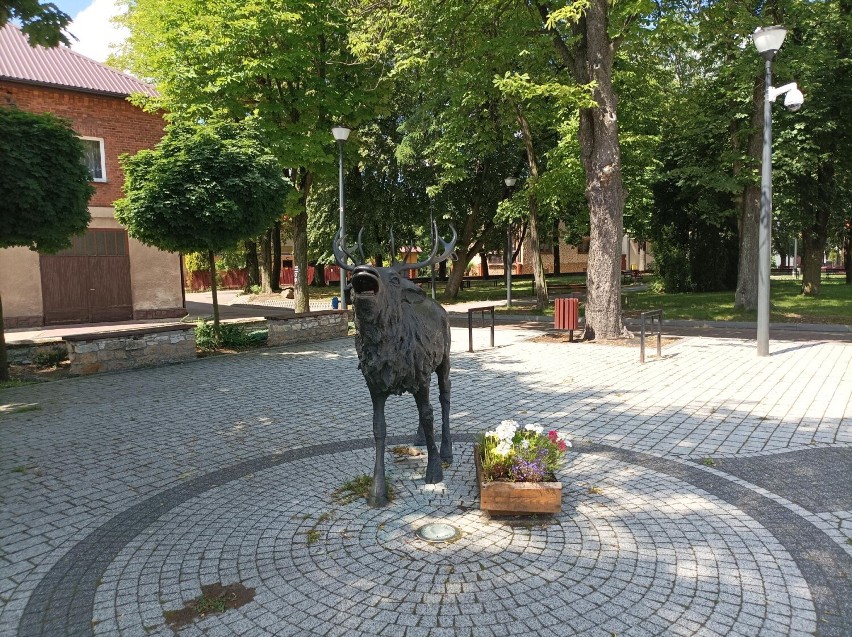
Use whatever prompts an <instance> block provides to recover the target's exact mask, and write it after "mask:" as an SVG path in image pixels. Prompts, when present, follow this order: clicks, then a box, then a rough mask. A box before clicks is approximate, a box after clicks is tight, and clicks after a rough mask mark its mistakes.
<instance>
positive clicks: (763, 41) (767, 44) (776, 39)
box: [751, 25, 787, 60]
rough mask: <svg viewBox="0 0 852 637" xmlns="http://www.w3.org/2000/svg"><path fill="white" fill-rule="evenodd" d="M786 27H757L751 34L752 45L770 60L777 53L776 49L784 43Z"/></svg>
mask: <svg viewBox="0 0 852 637" xmlns="http://www.w3.org/2000/svg"><path fill="white" fill-rule="evenodd" d="M786 35H787V29H785V28H784V27H782V26H777V25H776V26H772V27H759V28H758V29H756V30H755V32H754V33H753V34H752V36H751V38H752V40H754V46H755V47H756V48H757V52H758V53H760V54H761V55H762V56H763V57H764V59H767V60H771V59H772V58H773V57H775V54H776V53H778V49H780V48H781V45H782V44H784V37H785V36H786Z"/></svg>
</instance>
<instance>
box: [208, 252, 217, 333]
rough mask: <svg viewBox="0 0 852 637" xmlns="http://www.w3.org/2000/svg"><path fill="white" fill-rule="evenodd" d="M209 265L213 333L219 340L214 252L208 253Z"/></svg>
mask: <svg viewBox="0 0 852 637" xmlns="http://www.w3.org/2000/svg"><path fill="white" fill-rule="evenodd" d="M207 259H208V264H209V266H210V296H211V297H212V298H213V333H214V334H215V335H216V340H217V341H218V340H219V335H220V331H219V297H218V295H217V290H216V255H215V254H213V250H208V251H207Z"/></svg>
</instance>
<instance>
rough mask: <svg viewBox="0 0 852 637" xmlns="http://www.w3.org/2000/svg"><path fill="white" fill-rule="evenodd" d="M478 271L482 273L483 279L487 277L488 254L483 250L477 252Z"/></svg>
mask: <svg viewBox="0 0 852 637" xmlns="http://www.w3.org/2000/svg"><path fill="white" fill-rule="evenodd" d="M479 273H480V274H481V275H482V278H483V279H487V278H489V275H488V255H486V254H485V250H482V251H480V253H479Z"/></svg>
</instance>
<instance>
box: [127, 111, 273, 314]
mask: <svg viewBox="0 0 852 637" xmlns="http://www.w3.org/2000/svg"><path fill="white" fill-rule="evenodd" d="M121 164H122V168H123V169H124V174H125V182H124V191H125V197H124V198H123V199H119V200H118V201H116V202H115V216H116V218H117V219H118V220H119V221H120V222H121V223H122V224H124V225H125V226H126V227H127V231H128V234H129V235H130V236H132V237H134V238H136V239H138V240H139V241H141V242H143V243H145V244H148V245H153V246H156V247H158V248H160V249H162V250H171V251H175V252H178V251H179V252H196V251H205V252H207V254H208V256H209V261H210V276H211V280H212V281H211V283H212V285H213V286H214V287H213V294H214V297H213V302H214V318H215V323H216V329H217V330H218V322H219V321H218V305H217V303H216V296H215V294H216V290H215V277H216V272H215V266H214V257H213V255H214V253H216V252H219V251H223V250H226V249H229V248H233V246H234V245H236V244H237V242H238V241H241V240H244V239H249V238H251V237H256V236H257V235H258V234H260V233H261V232H263V230H264V229H265V228H267V227H269V225H270V224H272V223H273V222H274V221H275V220H276V219H278V218H279V217H280V216H281V213H282V211H283V209H284V199H285V197H286V193H287V191H288V189H289V186H288V184H287V182H286V180H285V179H284V177H283V176H282V174H281V168H280V165H279V164H278V160H277V159H276V158H275V157H274V156H273V155H272V154H271V153H270V152H269V150H267V149H266V148H265V147H264V146H263V144H262V143H261V142H260V139H259V135H258V133H257V131H256V130H255V129H254V127H253V126H252V125H251V124H250V123H249V124H246V123H226V124H215V125H199V126H186V125H173V126H170V127H168V129H167V131H166V136H165V137H164V138H163V140H162V141H161V142H160V143H159V144H158V145H157V147H156V148H155V149H153V150H143V151H140V152H138V153H137V154H136V155H132V156H130V155H124V156H122V158H121Z"/></svg>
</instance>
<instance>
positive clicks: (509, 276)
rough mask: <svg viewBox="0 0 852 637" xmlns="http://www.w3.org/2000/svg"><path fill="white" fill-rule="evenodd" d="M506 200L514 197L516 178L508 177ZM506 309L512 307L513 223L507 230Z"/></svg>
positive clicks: (510, 223)
mask: <svg viewBox="0 0 852 637" xmlns="http://www.w3.org/2000/svg"><path fill="white" fill-rule="evenodd" d="M503 182H504V183H505V184H506V189H507V191H508V192H507V193H506V198H507V199H508V198H509V197H510V196H511V195H512V188H513V187H514V186H515V184H516V183H517V182H518V180H517V179H516V178H515V177H506V179H504V180H503ZM506 307H512V222H511V221H510V222H509V224H508V227H507V228H506Z"/></svg>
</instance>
